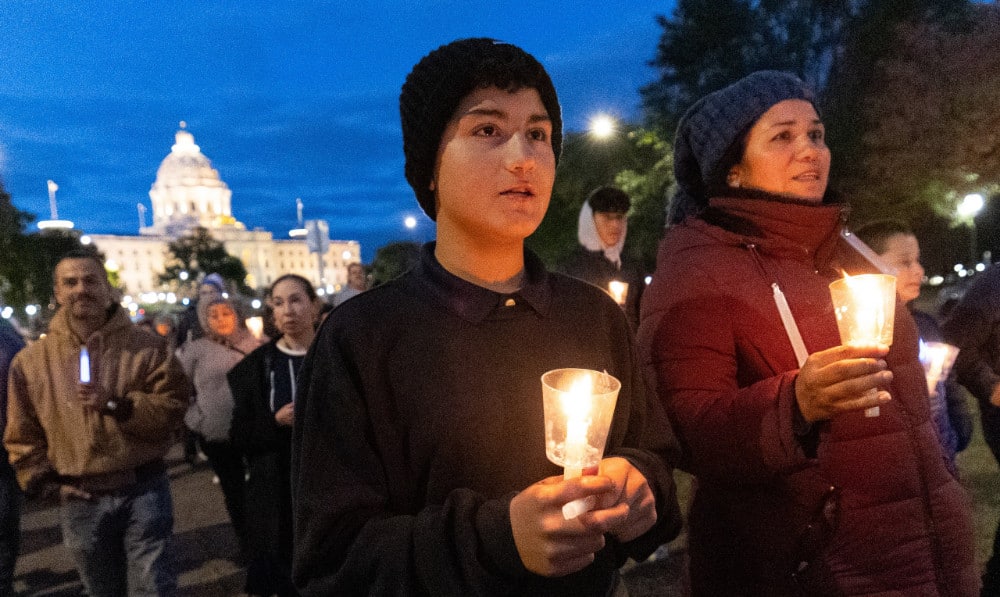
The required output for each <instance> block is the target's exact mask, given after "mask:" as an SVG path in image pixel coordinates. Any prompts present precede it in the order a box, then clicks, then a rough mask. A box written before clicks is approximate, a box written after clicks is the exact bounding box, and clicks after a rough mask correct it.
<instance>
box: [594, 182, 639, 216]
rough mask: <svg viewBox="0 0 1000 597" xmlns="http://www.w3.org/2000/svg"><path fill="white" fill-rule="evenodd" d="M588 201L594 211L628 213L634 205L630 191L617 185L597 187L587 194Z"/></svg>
mask: <svg viewBox="0 0 1000 597" xmlns="http://www.w3.org/2000/svg"><path fill="white" fill-rule="evenodd" d="M587 203H589V204H590V209H592V210H593V211H594V213H597V212H599V211H600V212H614V213H626V212H628V210H629V208H630V207H632V200H631V199H630V198H629V196H628V193H626V192H625V191H623V190H621V189H617V188H615V187H597V188H596V189H594V190H593V191H591V192H590V195H588V196H587Z"/></svg>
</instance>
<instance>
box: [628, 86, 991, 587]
mask: <svg viewBox="0 0 1000 597" xmlns="http://www.w3.org/2000/svg"><path fill="white" fill-rule="evenodd" d="M823 132H824V131H823V125H822V123H821V122H820V120H819V116H818V115H817V112H816V109H815V107H814V105H813V95H812V92H811V91H810V90H809V89H808V88H807V87H806V86H805V85H804V84H803V83H802V82H801V81H799V80H798V79H797V78H795V77H793V76H791V75H788V74H785V73H778V72H774V71H762V72H758V73H754V74H753V75H750V76H748V77H746V78H745V79H742V80H740V81H739V82H737V83H735V84H734V85H732V86H730V87H727V88H725V89H723V90H720V91H717V92H715V93H713V94H710V95H708V96H706V97H705V98H702V100H700V101H699V102H697V103H696V104H695V105H694V106H692V108H691V109H690V110H689V111H688V112H687V114H686V115H685V116H684V118H683V119H682V120H681V124H680V126H679V127H678V133H677V137H676V141H675V155H674V159H675V166H674V168H675V174H676V177H677V181H678V193H677V196H676V197H675V199H674V204H673V206H672V214H671V221H672V224H673V225H672V226H671V228H670V229H668V231H667V234H666V236H665V238H664V240H663V242H662V244H661V247H660V251H659V255H658V261H657V270H656V273H655V275H654V276H653V282H652V284H651V285H650V287H649V288H648V289H647V290H646V294H645V295H644V298H643V304H642V318H641V323H640V328H639V342H640V346H641V349H642V351H643V357H644V359H645V362H646V365H647V367H648V369H649V371H650V372H651V374H652V375H653V376H655V379H656V385H657V390H658V394H659V398H660V400H661V401H662V402H663V403H664V404H665V405H666V407H667V410H668V412H669V413H670V416H671V420H672V423H673V424H674V429H675V431H676V433H677V435H678V437H679V438H680V440H681V441H682V444H683V447H684V448H685V465H686V468H687V469H688V470H690V471H691V472H692V473H693V474H694V475H695V476H696V477H697V481H698V483H697V490H696V494H695V497H694V501H693V504H692V507H691V513H690V519H689V523H690V532H689V537H690V539H689V543H690V558H691V560H690V561H691V577H692V586H693V589H694V593H695V594H696V595H769V596H770V595H885V596H889V595H892V596H897V595H898V596H900V597H902V596H904V595H905V596H909V595H955V596H972V595H977V594H978V591H979V578H978V573H977V570H976V564H975V558H974V551H973V544H972V540H973V539H972V522H971V510H970V506H969V503H968V497H967V495H966V493H965V491H964V489H963V488H962V487H961V485H960V484H959V483H958V482H957V481H956V479H955V478H954V476H953V475H952V473H951V472H949V468H948V467H947V466H946V463H945V460H944V458H943V457H942V452H941V449H940V446H939V444H938V441H937V438H936V436H935V431H934V426H933V422H932V420H931V418H930V412H929V407H928V400H927V385H926V383H925V381H924V376H923V369H922V367H921V365H920V363H919V361H918V359H917V352H918V350H917V333H916V327H915V325H914V323H913V320H912V318H911V317H910V316H909V314H908V312H907V311H906V309H905V308H899V309H897V310H896V319H895V336H894V341H893V344H892V346H891V348H889V347H886V346H880V345H871V346H841V343H840V337H839V334H838V331H837V324H836V319H835V316H834V313H833V306H832V304H831V300H830V292H829V288H828V285H829V283H830V282H831V281H832V280H834V279H835V278H837V277H839V276H841V275H842V273H843V272H848V273H860V272H864V271H866V270H867V271H872V266H871V264H870V263H868V262H866V261H864V260H863V259H862V258H861V257H860V254H858V253H857V252H856V251H854V250H853V248H852V247H851V246H849V243H847V242H845V240H844V239H845V237H844V236H842V231H843V222H844V219H845V216H846V208H845V207H844V206H843V205H840V204H837V203H835V202H832V201H830V200H829V198H828V197H827V194H826V187H827V176H828V173H829V168H830V151H829V149H828V148H827V147H826V144H825V142H824V138H823ZM848 236H849V235H848ZM782 311H784V312H785V314H786V317H785V319H784V320H783V319H782V316H781V313H782ZM796 346H798V350H796V348H795V347H796ZM871 389H876V390H877V392H874V393H869V392H868V391H869V390H871ZM874 406H879V407H880V413H879V416H876V417H869V416H866V414H865V411H866V409H869V408H871V407H874Z"/></svg>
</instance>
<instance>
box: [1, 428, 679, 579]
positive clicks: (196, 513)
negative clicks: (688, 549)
mask: <svg viewBox="0 0 1000 597" xmlns="http://www.w3.org/2000/svg"><path fill="white" fill-rule="evenodd" d="M168 466H169V474H170V481H171V487H172V489H173V497H174V517H175V525H174V532H175V546H176V550H175V553H176V554H177V559H178V567H179V570H180V578H179V584H180V594H181V595H184V596H192V597H193V596H198V597H231V596H236V595H241V589H242V587H243V576H244V570H243V569H242V568H241V567H240V565H239V564H238V563H237V562H236V552H237V547H236V536H235V535H234V534H233V530H232V527H231V526H230V525H229V519H228V517H227V516H226V511H225V506H224V505H223V502H222V493H221V491H220V490H219V487H218V485H213V484H212V471H211V470H210V469H209V468H208V466H207V464H202V465H200V466H199V467H197V468H196V469H192V468H191V467H190V466H188V465H187V463H185V462H184V461H183V460H182V459H181V450H180V448H179V447H178V448H176V449H175V450H173V451H172V452H171V454H170V456H169V458H168ZM21 533H22V535H21V540H22V545H21V557H20V559H19V560H18V563H17V571H16V577H15V582H14V589H15V591H16V592H17V595H19V596H28V595H30V596H32V597H34V596H36V595H37V596H46V597H71V596H74V597H75V596H77V595H81V593H82V586H81V584H80V580H79V578H78V577H77V574H76V569H75V568H74V567H73V563H72V561H70V559H69V557H68V555H67V554H66V551H65V550H64V549H63V546H62V539H61V536H60V532H59V518H58V504H57V503H56V502H49V503H38V502H34V503H32V502H29V503H27V504H26V505H25V510H24V513H23V515H22V517H21ZM673 547H674V549H673V551H672V554H673V556H672V557H670V558H665V559H664V558H661V559H659V560H655V561H649V562H643V563H641V564H633V565H630V566H628V567H627V570H626V574H625V578H626V582H627V583H628V585H629V589H630V593H631V595H630V597H645V596H652V595H657V596H659V597H675V596H678V597H679V596H681V595H684V594H685V592H684V591H683V587H684V586H685V583H684V579H683V575H682V571H683V570H684V566H683V561H684V554H683V551H682V548H683V543H682V542H681V543H678V544H675V545H674V546H673Z"/></svg>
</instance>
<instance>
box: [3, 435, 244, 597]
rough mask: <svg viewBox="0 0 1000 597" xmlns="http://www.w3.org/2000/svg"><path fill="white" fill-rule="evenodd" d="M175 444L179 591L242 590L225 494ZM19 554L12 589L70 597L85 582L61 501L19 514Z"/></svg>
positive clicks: (212, 595) (216, 593)
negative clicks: (63, 525)
mask: <svg viewBox="0 0 1000 597" xmlns="http://www.w3.org/2000/svg"><path fill="white" fill-rule="evenodd" d="M180 455H181V451H180V449H179V448H178V449H175V450H174V451H173V452H171V454H170V458H168V465H169V474H170V481H171V487H172V489H173V497H174V517H175V523H174V533H175V546H176V548H177V549H176V550H175V553H176V554H177V560H178V561H177V564H178V570H179V571H180V578H179V582H180V588H181V591H180V594H181V595H190V596H194V595H198V596H203V597H228V596H232V595H239V594H240V592H241V591H240V590H241V588H242V587H243V569H242V568H240V566H239V565H238V564H237V563H236V562H235V561H234V560H235V555H236V552H237V548H236V536H235V535H234V534H233V530H232V527H231V526H230V525H229V519H228V517H227V516H226V511H225V506H224V505H223V503H222V493H221V491H220V490H219V487H218V485H213V484H212V471H211V470H210V469H209V468H208V466H207V465H201V466H199V467H198V468H197V469H194V470H193V469H192V468H191V467H190V466H188V464H187V463H185V462H184V461H183V460H182V459H181V457H180ZM21 541H22V545H21V557H20V559H19V560H18V563H17V571H16V576H15V581H14V590H15V591H16V592H17V594H18V595H24V596H27V595H31V596H35V595H39V596H43V595H44V596H58V597H69V596H75V595H80V594H81V592H82V585H81V584H80V580H79V577H78V576H77V574H76V569H75V568H74V567H73V563H72V561H71V560H70V559H69V557H68V555H67V554H66V551H65V550H64V549H63V546H62V538H61V535H60V532H59V519H58V504H57V503H55V502H51V503H45V504H42V503H30V502H29V503H28V504H26V506H25V511H24V513H23V515H22V517H21Z"/></svg>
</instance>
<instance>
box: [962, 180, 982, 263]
mask: <svg viewBox="0 0 1000 597" xmlns="http://www.w3.org/2000/svg"><path fill="white" fill-rule="evenodd" d="M985 203H986V200H985V199H984V198H983V196H982V195H980V194H979V193H969V194H968V195H966V196H965V197H963V198H962V201H961V202H959V204H958V208H957V212H958V216H959V217H960V218H962V220H963V221H965V223H966V224H968V225H969V254H970V256H971V257H972V264H973V265H975V264H976V262H977V261H979V255H978V253H977V243H976V216H977V215H978V214H979V212H980V211H982V209H983V206H984V205H985Z"/></svg>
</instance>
